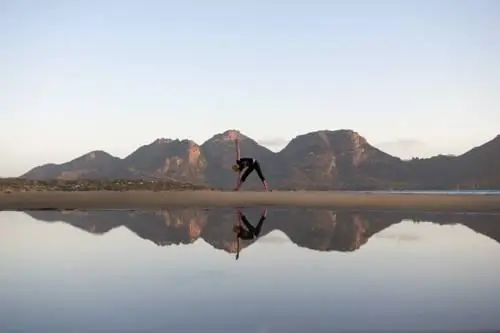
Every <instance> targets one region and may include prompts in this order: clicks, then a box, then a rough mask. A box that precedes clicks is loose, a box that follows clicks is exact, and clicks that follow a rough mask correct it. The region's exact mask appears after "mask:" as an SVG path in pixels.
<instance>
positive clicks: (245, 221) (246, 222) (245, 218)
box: [241, 214, 256, 234]
mask: <svg viewBox="0 0 500 333" xmlns="http://www.w3.org/2000/svg"><path fill="white" fill-rule="evenodd" d="M241 222H243V224H244V225H245V227H247V229H248V231H250V232H251V233H253V234H255V231H256V229H255V227H254V226H253V225H251V224H250V221H248V219H247V217H246V216H245V215H243V214H242V215H241Z"/></svg>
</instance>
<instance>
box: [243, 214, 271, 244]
mask: <svg viewBox="0 0 500 333" xmlns="http://www.w3.org/2000/svg"><path fill="white" fill-rule="evenodd" d="M265 219H266V217H265V216H264V215H263V216H261V217H260V220H259V223H257V226H256V227H254V226H253V225H251V224H250V222H248V219H247V218H246V216H245V215H243V214H241V221H242V222H243V224H244V225H245V227H247V229H248V230H247V229H245V228H243V226H242V227H241V228H240V230H239V232H238V235H237V236H238V238H240V239H245V240H252V239H254V238H257V237H259V235H260V230H261V228H262V224H263V223H264V220H265Z"/></svg>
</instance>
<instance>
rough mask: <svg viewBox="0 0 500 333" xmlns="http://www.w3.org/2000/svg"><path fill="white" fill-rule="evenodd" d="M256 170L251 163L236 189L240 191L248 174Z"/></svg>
mask: <svg viewBox="0 0 500 333" xmlns="http://www.w3.org/2000/svg"><path fill="white" fill-rule="evenodd" d="M253 170H254V166H253V165H251V166H249V167H248V168H246V170H245V172H243V174H242V175H241V178H240V179H239V181H238V185H236V188H235V189H234V190H235V191H238V190H239V189H240V187H241V185H242V184H243V183H244V182H245V180H247V178H248V176H249V175H250V173H251V172H252V171H253Z"/></svg>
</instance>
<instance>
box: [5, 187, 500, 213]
mask: <svg viewBox="0 0 500 333" xmlns="http://www.w3.org/2000/svg"><path fill="white" fill-rule="evenodd" d="M254 205H259V206H264V205H265V206H294V207H311V208H329V209H389V210H426V211H453V212H500V196H498V195H490V196H483V195H460V196H458V195H446V194H385V193H384V194H378V193H363V192H354V193H353V192H314V191H296V192H280V191H273V192H267V193H266V192H250V191H249V192H245V191H243V192H216V191H166V192H153V191H126V192H113V191H109V192H108V191H96V192H14V193H0V210H35V209H163V208H169V207H173V206H184V207H186V206H192V207H207V208H208V207H221V206H241V207H243V206H254Z"/></svg>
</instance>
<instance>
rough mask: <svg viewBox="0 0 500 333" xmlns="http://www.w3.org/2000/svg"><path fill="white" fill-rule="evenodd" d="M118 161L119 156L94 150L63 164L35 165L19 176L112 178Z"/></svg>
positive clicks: (36, 177)
mask: <svg viewBox="0 0 500 333" xmlns="http://www.w3.org/2000/svg"><path fill="white" fill-rule="evenodd" d="M120 162H121V160H120V158H118V157H115V156H112V155H111V154H108V153H106V152H104V151H102V150H96V151H92V152H90V153H87V154H85V155H82V156H80V157H77V158H75V159H74V160H71V161H69V162H66V163H63V164H53V163H51V164H45V165H42V166H39V167H36V168H34V169H31V170H30V171H28V172H27V173H25V174H24V175H22V176H21V177H22V178H26V179H33V180H47V179H64V180H75V179H82V178H86V179H91V178H113V177H114V174H115V171H116V170H117V169H118V168H119V167H120Z"/></svg>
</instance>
